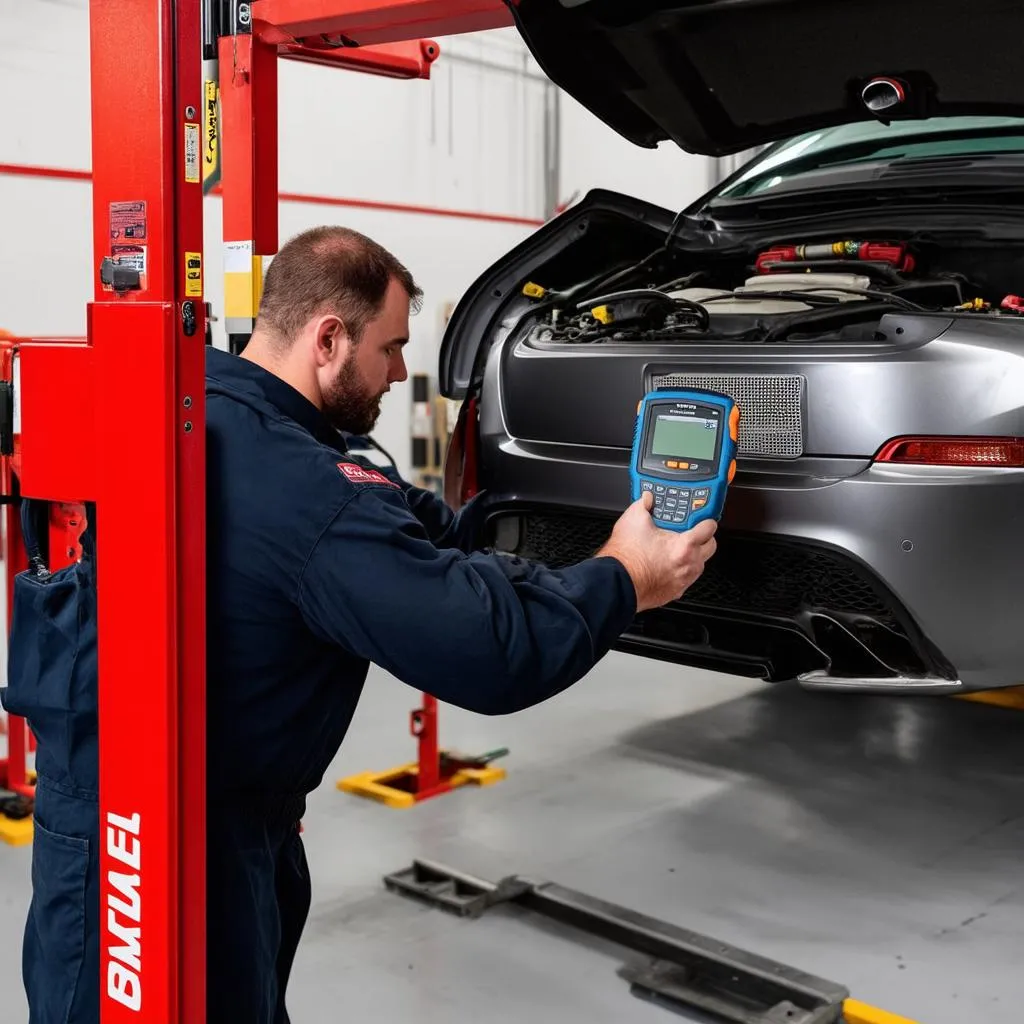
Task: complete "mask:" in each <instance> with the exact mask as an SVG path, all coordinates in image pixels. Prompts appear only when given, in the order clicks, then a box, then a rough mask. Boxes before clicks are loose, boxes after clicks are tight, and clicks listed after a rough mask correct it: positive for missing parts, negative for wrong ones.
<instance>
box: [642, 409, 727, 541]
mask: <svg viewBox="0 0 1024 1024" xmlns="http://www.w3.org/2000/svg"><path fill="white" fill-rule="evenodd" d="M739 422H740V410H739V406H737V405H736V404H735V402H733V400H732V399H731V398H729V397H728V396H727V395H722V394H719V393H718V392H717V391H699V390H685V391H677V390H672V391H668V390H666V391H652V392H650V393H649V394H647V395H645V396H644V397H643V398H642V399H641V400H640V404H639V405H638V406H637V416H636V427H635V429H634V432H633V455H632V460H631V462H630V466H629V475H630V481H631V484H632V492H633V501H637V500H638V499H639V498H640V496H641V495H642V494H643V492H644V491H650V492H651V493H652V494H653V495H654V507H653V509H652V512H651V514H652V515H653V516H654V521H655V523H656V524H657V525H658V526H661V527H664V528H665V529H668V530H688V529H690V527H692V526H695V525H696V524H697V523H699V522H701V520H704V519H711V518H714V519H716V520H717V519H719V518H720V517H721V515H722V509H723V507H724V506H725V495H726V491H727V490H728V487H729V484H730V483H732V479H733V477H734V476H735V475H736V444H737V439H738V436H739Z"/></svg>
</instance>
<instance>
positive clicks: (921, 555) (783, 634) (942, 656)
mask: <svg viewBox="0 0 1024 1024" xmlns="http://www.w3.org/2000/svg"><path fill="white" fill-rule="evenodd" d="M627 461H628V452H625V451H622V450H617V449H595V448H582V447H578V446H565V445H550V444H542V445H536V444H527V443H520V442H516V441H513V440H509V439H508V438H507V436H506V437H504V438H501V437H499V436H494V435H492V436H491V438H490V439H489V440H485V453H484V484H485V486H488V487H489V489H490V497H489V507H490V510H491V513H490V514H491V517H492V518H491V522H490V531H491V542H492V543H494V544H495V546H497V547H499V548H504V549H507V550H513V551H516V552H518V553H520V554H523V555H526V556H529V557H535V558H539V559H541V560H543V561H548V562H552V563H554V564H558V563H559V561H560V560H568V561H574V560H578V559H579V558H583V557H587V555H588V554H590V553H592V551H593V550H595V549H596V547H598V546H599V545H600V544H601V543H602V542H603V540H604V539H605V537H607V534H608V532H609V530H610V527H611V525H612V524H613V522H614V519H615V517H616V516H617V515H618V514H619V513H620V512H621V511H622V509H623V508H624V507H625V506H626V504H627V502H628V496H629V476H628V470H627ZM492 480H493V481H499V482H500V488H490V481H492ZM719 538H720V543H719V551H718V554H717V555H716V556H715V558H714V559H713V560H712V563H709V566H708V569H707V570H706V572H705V575H704V577H703V578H702V580H701V581H698V584H697V585H696V586H695V587H694V588H692V590H691V591H690V592H689V593H688V594H687V595H686V596H685V597H684V599H683V601H681V602H678V603H676V604H674V605H672V606H670V607H669V608H666V609H662V610H659V611H658V612H653V613H647V614H646V615H644V616H639V617H638V619H637V620H636V622H635V623H634V626H633V627H632V628H631V629H630V630H629V631H628V632H627V634H625V635H624V637H623V638H622V642H621V644H620V646H621V647H622V648H623V649H628V650H635V651H637V652H640V653H645V654H648V655H650V656H653V657H659V658H668V659H670V660H675V661H678V662H680V663H684V664H693V665H701V666H705V667H709V668H716V669H720V670H722V671H729V672H736V673H740V674H748V675H753V676H761V677H764V678H767V679H773V680H774V679H792V678H801V677H803V681H804V682H805V683H806V684H807V685H811V686H824V687H833V688H849V689H869V690H870V689H878V690H884V691H892V690H904V691H920V690H924V691H929V690H934V691H937V692H939V691H947V690H955V689H964V690H975V689H986V688H992V687H1001V686H1010V685H1016V684H1018V683H1020V682H1021V680H1022V679H1024V629H1021V627H1020V626H1019V625H1018V624H1017V622H1016V615H1015V609H1016V606H1017V603H1018V595H1019V592H1020V581H1021V580H1022V579H1024V542H1022V538H1024V471H1020V470H1003V469H988V468H981V469H964V468H955V469H950V468H937V467H895V466H880V465H872V464H870V463H869V462H866V461H865V460H857V459H809V458H804V459H799V460H794V461H793V462H789V463H782V462H779V463H767V462H762V463H748V464H747V465H746V466H745V467H741V469H740V472H739V473H738V474H737V477H736V480H735V481H734V483H733V485H732V487H731V489H730V493H729V498H728V501H727V504H726V511H725V514H724V516H723V520H722V524H721V532H720V535H719Z"/></svg>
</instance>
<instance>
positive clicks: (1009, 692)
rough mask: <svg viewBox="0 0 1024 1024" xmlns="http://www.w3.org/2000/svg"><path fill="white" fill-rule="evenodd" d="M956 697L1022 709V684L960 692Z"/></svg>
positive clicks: (1023, 690)
mask: <svg viewBox="0 0 1024 1024" xmlns="http://www.w3.org/2000/svg"><path fill="white" fill-rule="evenodd" d="M957 699H958V700H970V701H974V702H975V703H977V704H992V705H994V706H995V707H999V708H1014V709H1016V710H1017V711H1024V686H1008V687H1006V688H1005V689H1001V690H982V691H981V692H979V693H962V694H959V695H958V696H957Z"/></svg>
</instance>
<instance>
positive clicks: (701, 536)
mask: <svg viewBox="0 0 1024 1024" xmlns="http://www.w3.org/2000/svg"><path fill="white" fill-rule="evenodd" d="M653 502H654V497H653V495H652V494H651V492H650V491H645V492H644V494H643V495H642V496H641V497H640V499H639V501H635V502H633V504H632V505H630V506H629V508H628V509H626V511H625V512H624V513H623V514H622V516H621V517H620V519H619V521H618V522H617V523H616V524H615V528H614V529H613V530H612V535H611V537H609V538H608V542H607V543H606V544H605V545H604V547H603V548H601V550H600V551H598V552H597V555H598V557H602V556H605V557H611V558H617V559H618V560H619V561H620V562H621V563H622V564H623V565H624V566H625V567H626V572H628V573H629V576H630V579H632V581H633V587H634V588H635V590H636V599H637V611H638V612H642V611H646V610H647V609H649V608H660V607H661V606H662V605H665V604H668V603H669V602H670V601H676V600H678V599H679V598H680V597H682V596H683V594H684V593H685V592H686V591H687V590H688V589H689V588H690V587H691V586H693V584H694V583H695V582H696V580H697V579H698V578H699V577H700V575H701V573H702V572H703V571H704V563H705V562H706V561H707V560H708V559H709V558H710V557H711V556H712V555H713V554H714V553H715V549H716V547H717V543H716V541H715V533H716V532H717V530H718V524H717V523H716V522H715V521H714V520H713V519H705V520H704V522H702V523H698V524H697V525H696V526H694V527H693V528H692V529H689V530H685V531H683V532H682V533H680V532H677V531H674V530H663V529H660V528H659V527H658V526H656V525H655V523H654V520H653V519H652V518H651V506H652V504H653Z"/></svg>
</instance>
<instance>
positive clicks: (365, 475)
mask: <svg viewBox="0 0 1024 1024" xmlns="http://www.w3.org/2000/svg"><path fill="white" fill-rule="evenodd" d="M338 469H340V470H341V471H342V473H344V474H345V476H347V477H348V478H349V480H351V481H352V483H354V484H387V485H388V486H389V487H397V486H398V484H396V483H395V482H394V480H389V479H388V478H387V477H386V476H385V475H384V474H383V473H378V472H377V470H375V469H365V468H364V467H362V466H356V465H354V464H353V463H351V462H339V463H338Z"/></svg>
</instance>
